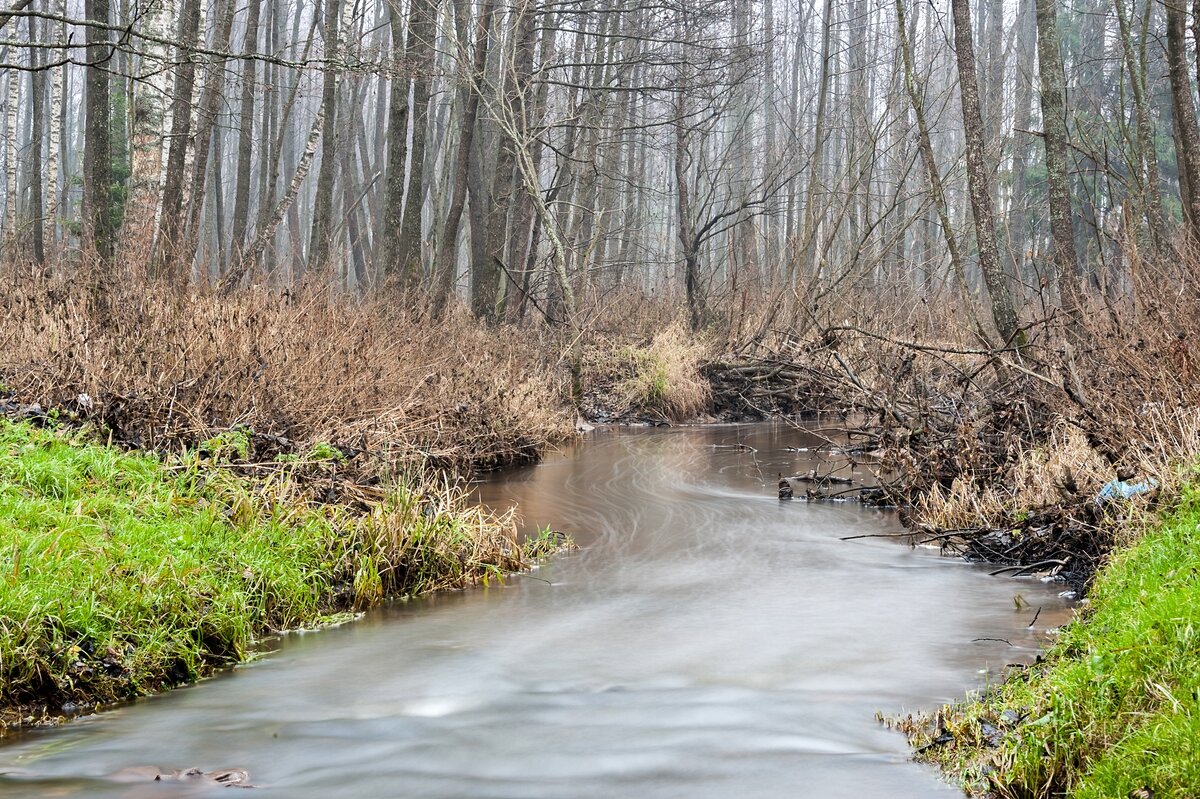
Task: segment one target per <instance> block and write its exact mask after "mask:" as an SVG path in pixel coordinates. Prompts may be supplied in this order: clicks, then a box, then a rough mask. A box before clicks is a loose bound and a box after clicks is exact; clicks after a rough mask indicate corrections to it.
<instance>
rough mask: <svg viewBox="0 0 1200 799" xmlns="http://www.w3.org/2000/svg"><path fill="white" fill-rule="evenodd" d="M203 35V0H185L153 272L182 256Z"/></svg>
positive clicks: (169, 268)
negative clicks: (196, 51) (194, 98)
mask: <svg viewBox="0 0 1200 799" xmlns="http://www.w3.org/2000/svg"><path fill="white" fill-rule="evenodd" d="M199 35H200V0H183V5H182V6H180V14H179V42H180V44H179V47H177V48H175V58H176V60H177V61H178V63H179V66H178V67H176V71H175V86H174V89H173V93H174V96H173V97H172V98H171V134H170V145H169V147H168V149H167V171H166V176H165V179H164V181H163V193H162V210H161V211H160V212H159V216H158V231H157V233H156V235H155V243H154V255H153V256H152V257H151V259H150V264H151V273H152V274H154V275H157V276H160V277H166V276H168V275H171V276H174V275H175V272H176V271H177V268H178V263H179V260H180V258H181V250H182V244H183V242H182V237H183V189H184V180H183V173H184V169H185V166H186V161H187V148H188V144H189V143H190V142H191V138H192V135H191V127H192V93H193V91H194V90H195V87H196V63H195V61H193V60H192V58H193V55H192V49H193V48H194V47H195V46H196V42H197V40H198V39H199Z"/></svg>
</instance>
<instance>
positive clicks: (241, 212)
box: [230, 0, 269, 264]
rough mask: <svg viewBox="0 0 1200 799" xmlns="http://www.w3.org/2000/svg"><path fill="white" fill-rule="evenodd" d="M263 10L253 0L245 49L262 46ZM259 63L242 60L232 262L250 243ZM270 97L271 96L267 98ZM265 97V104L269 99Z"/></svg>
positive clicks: (250, 4)
mask: <svg viewBox="0 0 1200 799" xmlns="http://www.w3.org/2000/svg"><path fill="white" fill-rule="evenodd" d="M261 12H262V0H249V11H248V13H247V17H246V35H245V37H244V38H243V39H242V50H243V51H245V52H247V53H253V52H255V51H257V49H258V21H259V15H260V14H261ZM256 67H257V62H256V61H255V59H254V58H245V59H243V60H242V107H241V113H240V114H239V117H238V123H239V127H238V151H237V178H236V183H235V188H234V198H233V234H232V243H231V251H232V257H231V258H230V262H231V263H234V264H236V263H238V262H240V261H241V260H242V248H243V247H244V246H245V245H246V227H247V222H248V221H249V219H250V181H251V179H252V176H251V174H250V167H251V155H252V154H253V149H254V90H255V80H256V77H257V70H256ZM267 99H269V98H267ZM267 99H264V106H265V104H266V102H267Z"/></svg>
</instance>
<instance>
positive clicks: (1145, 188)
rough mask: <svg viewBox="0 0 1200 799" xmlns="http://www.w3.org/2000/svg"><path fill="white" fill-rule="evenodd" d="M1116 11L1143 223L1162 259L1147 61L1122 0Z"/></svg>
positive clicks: (1162, 223) (1159, 197) (1164, 250)
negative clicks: (1135, 46)
mask: <svg viewBox="0 0 1200 799" xmlns="http://www.w3.org/2000/svg"><path fill="white" fill-rule="evenodd" d="M1116 11H1117V25H1118V27H1119V36H1120V39H1121V49H1122V53H1123V55H1124V58H1125V68H1126V70H1127V71H1128V72H1129V87H1130V93H1131V94H1132V95H1133V106H1134V114H1135V120H1136V131H1137V150H1138V153H1137V157H1136V158H1135V159H1134V161H1135V162H1136V164H1137V169H1138V171H1139V176H1140V180H1139V181H1138V183H1139V185H1140V188H1141V194H1142V202H1141V204H1142V205H1143V207H1144V209H1145V214H1146V222H1147V225H1148V227H1149V229H1150V245H1151V247H1152V248H1153V250H1154V254H1155V255H1156V256H1157V257H1159V258H1162V257H1164V256H1166V255H1167V254H1168V252H1169V248H1170V242H1169V240H1168V238H1167V233H1166V222H1165V221H1164V220H1165V217H1164V215H1163V207H1162V194H1161V193H1160V192H1159V190H1158V153H1157V151H1156V149H1155V143H1154V124H1153V123H1152V122H1151V121H1150V109H1149V108H1148V107H1147V104H1146V64H1145V63H1144V62H1142V61H1141V60H1140V59H1138V58H1137V56H1136V55H1135V54H1134V50H1133V31H1132V26H1131V25H1130V23H1129V13H1128V11H1127V10H1126V8H1125V0H1116Z"/></svg>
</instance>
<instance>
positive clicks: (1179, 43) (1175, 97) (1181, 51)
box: [1165, 0, 1200, 246]
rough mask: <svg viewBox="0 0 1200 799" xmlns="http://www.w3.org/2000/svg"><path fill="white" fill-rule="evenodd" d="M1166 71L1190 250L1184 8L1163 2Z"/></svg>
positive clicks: (1194, 154) (1192, 166)
mask: <svg viewBox="0 0 1200 799" xmlns="http://www.w3.org/2000/svg"><path fill="white" fill-rule="evenodd" d="M1165 5H1166V8H1167V68H1168V72H1169V73H1170V77H1171V100H1172V105H1173V107H1174V111H1175V124H1176V150H1177V151H1178V153H1179V155H1180V156H1181V157H1180V159H1179V173H1180V179H1181V184H1186V190H1185V191H1183V192H1182V194H1183V198H1182V199H1183V207H1184V212H1185V215H1186V216H1187V219H1188V225H1189V233H1190V235H1191V239H1192V244H1193V246H1196V245H1200V130H1198V129H1197V125H1196V107H1195V104H1194V103H1193V102H1192V87H1191V80H1190V78H1189V69H1188V57H1187V50H1186V48H1187V42H1186V27H1185V25H1186V21H1185V17H1186V16H1187V10H1186V7H1185V6H1184V5H1183V3H1182V0H1166V2H1165Z"/></svg>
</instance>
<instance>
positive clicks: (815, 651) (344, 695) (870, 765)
mask: <svg viewBox="0 0 1200 799" xmlns="http://www.w3.org/2000/svg"><path fill="white" fill-rule="evenodd" d="M819 443H820V441H819V439H816V438H814V437H811V436H808V435H807V434H805V433H802V432H798V431H794V430H790V429H788V428H785V427H782V426H771V425H757V426H748V427H709V428H692V429H688V428H683V429H675V430H666V431H660V430H645V431H623V432H619V433H612V432H610V433H603V432H600V433H596V434H594V435H593V439H592V440H590V441H588V442H586V443H584V444H583V445H581V446H579V447H578V448H576V450H575V451H573V452H569V453H564V454H562V455H559V456H555V457H552V458H551V459H549V460H548V461H547V462H545V463H543V464H541V465H539V466H536V467H533V468H530V469H526V470H521V471H518V472H514V473H510V474H507V475H504V476H501V477H499V478H497V479H495V480H492V481H489V482H487V483H486V484H484V485H483V486H481V488H480V496H481V498H482V499H483V500H484V501H485V502H488V503H491V504H494V505H497V506H501V505H505V504H507V503H510V502H516V503H518V504H519V505H520V508H521V511H522V513H523V515H524V517H525V518H526V520H527V521H528V522H530V523H531V524H532V523H537V524H549V525H552V526H554V527H556V528H558V529H562V530H566V531H568V532H570V533H571V534H572V535H573V536H574V537H575V538H576V540H577V541H578V542H579V543H580V544H581V546H582V549H581V551H579V552H578V553H575V554H573V555H569V556H566V557H562V558H559V559H556V560H554V561H553V562H552V563H550V564H548V565H546V566H544V567H542V568H540V569H539V570H538V571H537V572H535V573H534V574H533V575H532V576H529V577H523V578H514V579H512V580H510V581H508V583H507V584H506V585H504V586H500V587H497V586H494V585H493V586H492V587H491V588H488V589H476V590H470V591H465V592H458V593H449V594H443V595H439V596H433V597H429V598H425V599H421V600H416V601H410V602H401V603H395V604H393V605H391V606H390V607H388V608H386V609H384V610H382V611H379V612H376V613H372V614H370V615H368V616H367V617H366V618H365V619H363V620H362V621H360V622H357V623H354V624H349V625H345V626H343V627H339V628H336V629H331V630H325V631H322V632H319V633H313V634H305V635H290V636H286V637H285V638H284V639H283V640H282V642H281V643H280V646H279V648H278V651H276V652H274V653H272V654H271V655H270V656H269V657H266V658H263V659H262V660H260V661H258V662H256V663H254V664H252V665H249V666H246V667H242V668H238V669H236V670H234V671H232V672H229V673H226V674H224V675H222V676H220V677H217V678H215V679H212V680H208V681H205V682H203V683H201V684H199V685H196V686H193V687H190V688H186V689H181V690H178V691H175V692H172V693H170V694H167V695H164V696H160V697H155V698H152V699H148V700H144V701H141V702H138V703H135V704H132V705H129V706H126V707H122V708H118V709H116V710H113V711H111V712H107V713H104V714H101V715H99V716H95V717H91V718H87V719H82V720H79V721H77V722H75V723H72V724H69V725H67V726H64V727H62V728H59V729H56V730H51V731H48V732H39V733H33V734H29V735H27V736H25V737H23V738H19V739H17V740H16V741H14V742H11V743H9V744H7V745H4V746H0V773H5V772H8V774H9V775H8V776H6V777H0V795H3V796H87V797H157V796H195V795H221V794H222V793H223V792H224V791H226V790H228V789H225V788H219V787H213V786H205V785H199V784H181V783H174V782H158V783H154V782H147V781H145V777H144V774H141V773H140V772H135V776H131V777H129V779H136V778H137V777H136V775H138V774H141V781H138V782H126V781H122V780H121V779H114V775H116V776H117V777H118V778H119V777H120V776H121V774H120V772H122V770H125V769H130V768H135V767H142V766H155V767H159V768H162V769H163V770H166V771H170V770H172V769H178V768H186V767H192V766H195V767H199V768H202V769H206V770H208V769H217V768H223V767H240V768H244V769H246V770H248V771H249V772H250V774H251V778H252V780H253V781H254V782H255V783H256V784H258V785H260V786H262V787H261V788H260V792H261V793H262V794H264V795H273V796H280V797H289V799H290V798H291V797H314V798H315V797H334V796H345V797H445V798H446V799H452V798H453V799H458V798H459V797H462V798H464V799H465V797H472V798H473V799H474V798H476V797H505V798H506V799H509V798H511V799H518V798H521V799H525V798H530V799H532V798H533V797H555V798H556V799H557V798H563V799H566V798H568V797H569V798H572V799H573V798H575V797H605V798H606V799H611V798H614V797H622V798H623V797H630V798H631V799H657V798H659V797H661V798H663V799H665V798H666V797H681V798H682V797H686V798H687V799H703V798H704V797H727V798H728V799H757V798H759V797H761V798H762V799H781V798H782V797H795V796H801V797H804V796H813V797H824V798H828V797H854V798H855V799H864V798H866V797H887V798H888V799H896V797H933V796H946V797H950V796H954V795H955V794H956V792H955V791H954V790H953V789H951V788H950V787H948V786H946V785H944V784H942V783H941V782H939V780H938V778H937V776H936V775H935V774H933V773H932V772H931V771H930V770H928V769H927V768H925V767H922V766H918V765H914V764H912V763H910V762H908V760H907V751H906V747H905V742H904V740H903V738H902V737H901V736H900V735H899V734H897V733H893V732H889V731H887V730H884V729H882V728H881V727H880V726H879V725H878V724H877V723H876V722H875V721H874V715H875V713H876V711H877V710H883V711H886V712H895V711H901V710H905V709H917V708H931V707H933V706H934V705H935V704H937V703H938V702H942V701H948V700H950V699H953V698H955V697H957V696H959V695H961V694H962V692H963V691H964V690H966V689H968V688H971V687H973V686H977V685H979V684H980V683H981V682H982V681H983V680H984V679H985V673H986V672H988V671H991V672H992V673H994V672H996V671H998V670H999V669H1001V668H1002V667H1003V666H1004V665H1005V664H1006V663H1009V662H1014V661H1018V660H1028V659H1029V658H1030V657H1031V656H1032V653H1033V651H1034V650H1035V648H1036V647H1037V646H1038V645H1039V644H1041V643H1044V642H1045V640H1046V633H1045V630H1046V628H1047V627H1050V626H1052V625H1053V624H1056V623H1060V622H1061V621H1062V620H1063V618H1064V614H1065V613H1066V612H1067V611H1066V609H1065V603H1064V600H1061V599H1059V598H1058V597H1057V589H1056V588H1055V586H1053V585H1045V584H1042V583H1039V582H1037V581H1032V580H1009V579H1004V578H999V577H988V576H987V575H986V571H985V570H981V569H980V568H978V567H972V566H968V565H965V564H963V563H961V562H959V561H956V560H953V559H947V558H940V557H938V556H937V554H936V553H934V552H931V551H929V550H925V549H915V550H914V549H911V548H910V547H908V546H907V545H905V544H903V543H900V542H898V541H896V540H894V539H882V538H867V539H860V540H854V541H843V540H841V538H842V537H845V536H850V535H855V534H870V533H880V532H887V531H893V530H896V529H898V524H897V522H896V519H895V516H894V515H893V514H891V513H888V512H885V511H873V510H868V509H863V508H860V507H857V506H855V505H851V504H834V503H822V504H817V503H813V504H809V503H805V502H803V501H799V500H796V501H792V502H780V501H779V500H778V499H776V497H775V486H776V480H777V474H778V473H779V472H784V473H792V474H795V473H798V472H802V471H807V470H808V469H809V468H812V467H813V465H814V463H813V461H811V460H809V459H810V458H811V457H814V456H813V455H812V454H811V453H804V452H793V451H788V450H787V447H789V446H791V447H803V446H806V445H807V446H812V445H816V444H819ZM738 444H743V445H748V446H749V447H752V448H753V451H752V450H750V449H746V448H744V447H738V446H731V445H738ZM1017 593H1020V594H1022V595H1023V599H1024V600H1025V601H1027V602H1028V603H1029V605H1028V606H1027V607H1026V606H1022V607H1018V606H1017V604H1018V603H1015V602H1014V595H1015V594H1017ZM1038 608H1042V612H1041V614H1040V616H1038V618H1037V620H1036V622H1035V624H1034V626H1033V627H1029V626H1028V625H1029V624H1030V622H1031V620H1032V619H1033V617H1034V613H1035V611H1036V610H1037V609H1038ZM997 639H1004V640H997ZM126 773H129V772H126Z"/></svg>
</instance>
